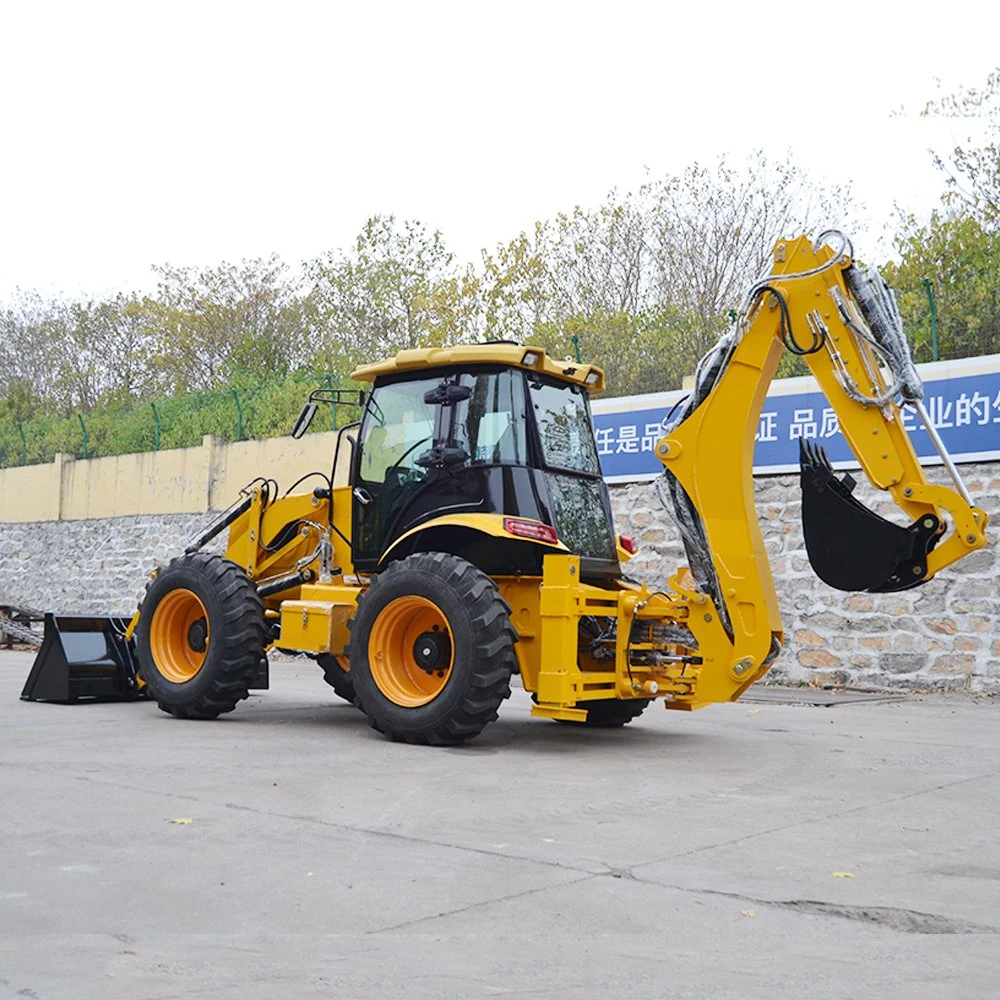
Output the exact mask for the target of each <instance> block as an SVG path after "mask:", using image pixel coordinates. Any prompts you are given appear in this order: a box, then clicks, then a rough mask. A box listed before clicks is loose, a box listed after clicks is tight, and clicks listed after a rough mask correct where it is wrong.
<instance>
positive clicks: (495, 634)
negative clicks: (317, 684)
mask: <svg viewBox="0 0 1000 1000" xmlns="http://www.w3.org/2000/svg"><path fill="white" fill-rule="evenodd" d="M350 627H351V647H350V663H351V677H352V679H353V681H354V688H355V691H356V693H357V696H358V701H359V703H360V705H361V707H362V709H363V710H364V712H365V714H366V715H367V716H368V721H369V723H370V724H371V726H372V727H373V728H375V729H377V730H378V731H379V732H382V733H384V734H385V735H386V736H388V737H389V738H390V739H393V740H401V741H404V742H407V743H426V744H432V745H435V746H447V745H451V744H456V743H462V742H464V741H465V740H468V739H471V738H472V737H474V736H478V735H479V733H480V732H482V730H483V727H484V726H486V725H487V723H489V722H492V721H493V720H494V719H495V718H496V717H497V709H498V708H499V706H500V703H501V702H502V701H503V700H504V699H505V698H509V697H510V676H511V674H512V673H513V672H514V670H515V668H516V665H517V658H516V654H515V652H514V643H515V642H516V641H517V634H516V633H515V631H514V627H513V626H512V625H511V623H510V608H509V607H508V606H507V604H506V602H505V601H504V599H503V598H502V597H501V596H500V592H499V590H498V589H497V587H496V584H495V583H494V582H493V581H492V580H491V579H490V578H489V577H488V576H486V574H485V573H483V572H481V571H480V570H478V569H477V568H476V567H475V566H473V565H472V564H471V563H469V562H466V561H465V560H464V559H460V558H458V557H457V556H453V555H448V554H446V553H443V552H422V553H417V554H415V555H412V556H409V557H407V558H406V559H402V560H400V561H399V562H395V563H391V564H390V565H389V566H388V567H387V568H386V569H385V570H383V571H382V572H381V573H380V574H379V575H378V576H377V577H376V578H375V579H374V580H373V582H372V583H371V585H370V586H369V587H368V589H367V590H366V591H365V592H364V593H363V594H362V595H361V596H360V597H359V598H358V605H357V611H356V613H355V615H354V618H353V619H352V620H351V625H350Z"/></svg>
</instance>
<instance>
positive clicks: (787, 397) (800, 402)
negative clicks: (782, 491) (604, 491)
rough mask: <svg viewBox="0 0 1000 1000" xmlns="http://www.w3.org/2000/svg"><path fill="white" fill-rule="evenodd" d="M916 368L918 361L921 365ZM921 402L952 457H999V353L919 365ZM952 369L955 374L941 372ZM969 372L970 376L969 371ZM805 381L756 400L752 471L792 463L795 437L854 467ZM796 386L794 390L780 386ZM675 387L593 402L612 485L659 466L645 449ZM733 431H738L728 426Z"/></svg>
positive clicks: (923, 445)
mask: <svg viewBox="0 0 1000 1000" xmlns="http://www.w3.org/2000/svg"><path fill="white" fill-rule="evenodd" d="M921 367H923V366H921ZM927 368H928V369H933V371H934V374H930V373H929V372H928V373H924V376H923V377H924V379H925V382H924V393H925V395H924V405H925V407H926V409H927V412H928V415H929V417H930V419H931V422H932V423H933V425H934V427H935V428H936V429H937V431H938V433H939V434H940V436H941V438H942V439H943V440H944V443H945V446H946V447H947V448H948V451H949V452H950V453H951V455H952V456H953V457H954V458H955V459H956V460H958V461H977V460H985V459H991V458H1000V355H992V356H991V357H987V358H977V359H967V360H965V361H964V362H944V363H941V364H938V365H932V366H927ZM956 368H958V369H959V370H960V371H961V374H958V373H956V374H954V375H951V376H950V377H949V374H948V373H949V372H950V371H953V370H955V369H956ZM970 372H971V373H970ZM810 383H811V384H812V385H813V386H815V383H814V382H811V380H809V379H790V380H788V382H787V383H784V384H783V383H781V382H777V383H775V384H774V385H773V386H772V392H771V393H770V394H769V395H768V397H767V398H766V399H765V401H764V406H763V409H762V410H761V414H760V418H759V420H758V421H757V428H756V432H755V434H754V440H755V442H756V444H755V447H754V471H755V472H789V471H792V470H795V469H797V468H798V463H799V438H810V439H813V440H816V441H818V442H819V443H820V444H821V445H823V447H824V448H826V450H827V453H828V454H829V456H830V460H831V461H832V462H840V463H852V464H855V465H856V464H857V463H856V460H855V458H854V455H853V453H852V452H851V449H850V448H849V447H848V445H847V442H846V441H845V440H844V437H843V435H842V434H841V433H840V426H839V424H838V422H837V414H836V412H835V411H834V409H833V407H832V406H831V405H830V403H829V400H827V398H826V396H824V395H823V394H822V393H821V392H819V391H818V390H816V389H812V390H810V389H809V385H810ZM799 385H801V386H802V387H803V388H802V391H801V392H790V391H788V390H789V389H790V388H792V387H798V386H799ZM684 396H685V393H683V392H669V393H656V394H653V395H649V396H633V397H630V398H629V400H628V401H627V403H628V408H625V407H623V401H620V400H615V399H608V400H597V401H595V402H594V404H593V410H594V427H595V433H596V436H597V450H598V453H599V455H600V457H601V467H602V469H603V470H604V475H605V478H607V479H609V480H611V481H612V482H615V481H618V482H624V481H628V480H636V479H651V478H653V477H654V476H656V475H659V473H660V472H661V471H662V468H663V466H662V465H661V463H660V461H659V459H657V458H656V455H655V454H654V452H653V449H654V447H655V446H656V442H657V441H658V440H659V439H660V438H661V437H663V436H664V433H665V425H666V423H667V414H668V413H669V412H670V410H671V408H672V407H673V406H675V404H676V403H677V402H678V401H679V400H681V399H683V398H684ZM902 412H903V426H904V427H905V428H906V429H907V431H908V432H909V434H910V439H911V440H912V441H913V446H914V448H915V449H916V452H917V455H918V456H919V457H920V458H921V459H932V460H934V459H936V457H937V452H936V451H935V450H934V445H933V443H932V442H931V440H930V437H929V436H928V434H927V432H926V431H925V430H924V428H923V426H922V424H921V422H920V417H919V415H918V414H917V412H916V411H915V410H913V409H912V408H910V407H904V408H903V411H902ZM733 433H734V434H739V433H742V427H739V426H736V424H735V423H734V426H733Z"/></svg>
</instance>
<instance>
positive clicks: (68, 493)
mask: <svg viewBox="0 0 1000 1000" xmlns="http://www.w3.org/2000/svg"><path fill="white" fill-rule="evenodd" d="M355 432H356V431H351V432H349V433H351V434H353V433H355ZM338 433H339V432H338ZM345 436H346V435H345ZM336 442H337V434H336V433H334V432H332V431H329V432H326V433H321V434H307V435H306V436H305V437H304V438H302V439H300V440H299V441H295V440H294V439H292V438H290V437H282V438H269V439H268V440H266V441H242V442H237V443H234V444H225V443H223V442H222V441H220V440H219V439H216V438H213V437H211V436H206V437H205V438H204V439H203V441H202V443H201V445H199V446H197V447H195V448H177V449H170V450H167V451H155V452H153V451H151V452H141V453H138V454H133V455H116V456H111V457H108V458H92V459H89V460H88V461H83V460H74V459H73V457H72V456H71V455H57V456H56V460H55V461H54V462H51V463H49V464H47V465H28V466H20V467H15V468H10V469H0V522H15V523H24V522H32V521H58V520H68V521H72V520H84V519H88V518H104V517H124V516H128V515H135V514H197V513H207V512H208V511H210V510H224V509H225V508H226V507H228V506H229V504H230V503H232V501H233V498H234V497H235V496H236V495H237V493H238V491H239V489H240V487H242V486H245V485H246V484H247V483H248V482H249V481H250V480H251V479H253V478H254V477H255V476H260V475H266V476H269V477H270V478H272V479H277V480H278V483H279V485H280V486H281V490H282V492H283V491H284V490H286V489H287V488H288V487H289V486H291V485H292V483H293V482H295V480H296V479H298V478H299V476H301V475H303V474H304V473H306V472H311V471H314V470H319V471H322V472H323V473H324V474H325V475H329V474H330V469H331V466H332V464H333V455H334V449H335V447H336ZM349 458H350V449H349V447H347V445H346V443H345V444H344V446H342V448H341V452H340V456H339V460H338V464H337V476H336V485H346V483H347V476H348V468H349V465H348V463H349ZM321 483H322V481H321V480H320V479H319V478H316V479H313V480H307V481H306V482H304V483H303V484H302V485H301V486H300V487H298V489H299V490H311V489H312V488H313V486H318V485H321Z"/></svg>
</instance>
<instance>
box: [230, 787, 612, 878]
mask: <svg viewBox="0 0 1000 1000" xmlns="http://www.w3.org/2000/svg"><path fill="white" fill-rule="evenodd" d="M223 805H224V806H225V808H226V809H233V810H236V811H238V812H250V813H255V814H257V815H259V816H266V817H268V818H270V819H287V820H292V821H294V822H298V823H312V824H314V825H316V826H324V827H329V828H331V829H334V830H341V831H344V832H346V833H364V834H369V835H370V836H373V837H384V838H387V839H389V840H398V841H402V842H403V843H408V844H423V845H424V846H427V847H445V848H450V849H451V850H453V851H467V852H468V853H470V854H482V855H485V856H486V857H491V858H502V859H503V860H505V861H523V862H525V863H526V864H531V865H541V866H542V867H544V868H558V869H560V870H562V871H569V872H583V873H584V874H586V875H588V876H594V875H603V874H604V872H599V871H593V870H591V869H589V868H585V867H584V866H583V865H574V864H567V863H565V862H562V861H546V860H545V859H544V858H531V857H527V856H525V855H523V854H510V853H506V852H504V851H497V850H490V849H489V848H486V847H473V846H471V845H469V844H453V843H451V842H450V841H447V840H436V839H434V838H433V837H418V836H415V835H414V834H407V833H395V832H393V831H392V830H378V829H375V828H373V827H367V826H354V825H353V824H350V823H338V822H337V821H336V820H331V819H321V818H320V817H319V816H302V815H296V814H295V813H282V812H276V811H273V810H270V809H258V808H257V807H255V806H248V805H242V804H241V803H237V802H226V803H223Z"/></svg>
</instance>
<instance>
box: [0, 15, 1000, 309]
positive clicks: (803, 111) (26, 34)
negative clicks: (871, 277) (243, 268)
mask: <svg viewBox="0 0 1000 1000" xmlns="http://www.w3.org/2000/svg"><path fill="white" fill-rule="evenodd" d="M0 10H2V13H0V95H2V97H0V100H2V102H3V107H2V112H3V114H2V126H3V149H2V156H0V227H2V229H0V231H2V240H0V299H3V298H6V297H8V296H9V295H10V293H11V291H12V290H13V289H14V288H15V287H17V286H20V287H22V288H36V287H37V288H40V289H41V290H43V291H44V292H54V291H60V292H66V293H69V294H77V293H80V292H89V293H96V294H101V293H103V292H106V291H108V290H112V289H132V288H136V289H147V288H149V287H151V286H152V284H153V278H152V275H151V273H150V265H151V264H154V263H165V262H170V263H173V264H178V265H179V264H215V263H218V262H219V261H221V260H223V259H228V260H238V259H240V258H242V257H247V256H257V255H266V254H268V253H271V252H278V253H280V254H281V255H282V256H283V257H285V259H286V260H288V261H289V262H291V263H293V264H295V263H298V262H299V261H301V260H303V259H305V258H308V257H312V256H315V255H317V254H318V253H320V252H322V251H324V250H327V249H329V248H331V247H342V246H347V245H348V244H350V243H351V241H352V239H353V237H354V236H355V235H356V234H357V232H358V230H359V229H360V228H361V225H362V223H363V222H364V220H365V219H366V218H367V217H368V216H370V215H372V214H375V213H395V214H396V215H397V216H400V217H405V218H417V219H420V220H422V221H424V222H425V223H427V224H429V225H430V226H432V227H435V228H439V229H441V230H442V232H443V234H444V236H445V239H446V241H447V243H448V245H449V246H450V247H451V248H452V249H453V250H455V251H456V253H457V254H458V255H459V256H460V257H462V258H465V259H469V260H474V259H478V256H479V251H480V249H481V248H483V247H492V246H494V245H495V244H496V243H497V242H499V241H502V240H507V239H510V238H512V237H513V236H515V235H516V234H517V233H518V232H519V231H520V230H521V229H523V228H525V227H527V226H530V225H531V223H532V222H533V221H534V220H536V219H539V218H545V217H548V216H551V215H553V214H555V213H556V212H557V211H560V210H565V209H571V208H572V207H573V206H574V205H575V204H583V205H594V204H597V203H599V202H600V200H601V199H602V198H603V197H604V195H605V194H606V192H607V191H608V190H609V189H610V188H612V187H617V188H619V189H620V190H627V189H629V188H630V187H633V186H635V185H637V184H638V183H640V182H641V180H642V179H643V177H644V176H645V171H646V170H649V171H651V172H652V173H653V174H654V175H658V174H664V173H667V172H678V171H680V170H682V169H683V168H684V167H685V166H686V165H688V164H689V163H691V162H693V161H696V160H697V161H701V162H709V161H711V160H713V159H714V158H715V157H716V156H718V155H719V154H720V153H722V152H728V153H729V154H731V159H732V160H733V161H734V162H738V161H739V159H740V157H741V156H745V155H746V153H747V151H748V150H750V149H752V148H754V147H761V148H763V149H764V150H765V151H766V152H768V154H770V155H773V156H775V157H778V158H781V157H783V156H784V155H785V154H786V152H787V151H788V150H791V151H792V152H793V154H794V156H795V159H796V161H797V162H798V163H799V164H800V165H802V166H804V167H806V168H808V169H810V170H811V171H812V172H813V173H814V174H815V175H816V176H817V177H818V178H819V179H821V180H826V181H830V182H841V183H846V182H851V183H852V184H853V187H854V191H855V194H856V196H857V198H858V200H859V201H861V202H863V203H864V205H865V206H866V211H865V213H864V215H865V217H866V218H867V219H868V220H870V224H871V226H872V230H871V233H870V234H868V235H869V238H870V239H874V238H875V235H877V233H878V231H879V230H880V228H881V227H884V225H885V223H886V222H887V221H888V220H889V219H890V218H891V215H892V206H893V203H894V202H900V203H902V204H903V205H904V206H905V207H908V208H910V209H912V210H915V211H917V212H920V213H927V212H929V210H930V209H931V208H933V207H934V205H935V203H936V199H937V197H938V195H939V193H940V191H941V190H942V189H943V182H942V179H941V177H940V175H938V174H937V173H936V171H935V170H934V168H933V166H932V165H931V162H930V158H929V156H928V154H927V152H926V149H927V146H928V144H931V143H938V144H941V143H942V142H947V141H948V130H949V126H948V125H947V124H944V125H942V124H941V123H938V125H936V126H932V125H929V124H928V123H926V122H921V121H919V120H917V119H916V118H915V114H916V112H917V111H918V110H919V109H920V107H922V105H923V104H924V102H925V101H926V100H927V99H928V98H930V97H933V96H934V95H935V94H936V93H939V92H948V91H951V90H954V89H955V88H956V87H957V86H959V85H962V84H968V85H977V84H981V83H982V82H983V81H984V80H985V77H986V74H987V73H988V72H989V71H990V70H991V69H992V68H994V67H995V66H997V65H998V64H1000V43H998V40H997V39H998V37H1000V30H998V29H1000V13H998V11H1000V7H998V5H997V4H996V3H995V2H993V3H973V2H970V0H953V2H951V3H949V4H946V5H941V4H935V5H933V6H930V5H926V6H925V5H923V4H920V3H915V2H910V3H902V2H899V3H883V2H871V0H869V2H861V0H859V2H856V3H855V4H832V3H804V2H800V3H796V4H792V5H776V4H764V3H738V4H729V3H719V2H712V0H704V2H701V3H695V4H687V3H685V4H681V3H666V2H663V0H659V2H653V3H645V4H639V3H632V2H623V0H617V2H611V0H607V2H605V3H600V4H593V3H587V2H576V3H545V2H544V0H536V2H533V3H520V2H503V3H475V2H472V0H469V2H465V3H455V4H451V3H438V2H434V3H431V2H420V0H415V2H411V3H406V4H397V3H376V2H368V3H365V4H357V3H352V4H340V3H334V2H329V3H323V4H319V3H315V4H314V3H294V2H289V0H283V2H281V3H270V4H264V5H258V4H254V3H252V2H243V3H233V4H229V3H226V4H223V3H212V2H210V0H201V2H199V3H195V4H189V3H184V2H177V0H173V2H170V3H158V2H146V3H142V2H131V3H127V4H113V3H108V2H104V0H89V2H77V3H73V4H65V5H64V4H53V3H45V2H39V0H33V2H24V3H17V4H15V3H13V2H7V3H3V4H2V7H0ZM937 81H940V84H941V90H940V91H939V87H938V82H937ZM901 107H902V108H906V109H907V110H908V111H911V112H913V114H911V115H909V116H906V117H902V118H890V113H891V112H892V111H893V110H894V109H899V108H901Z"/></svg>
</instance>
